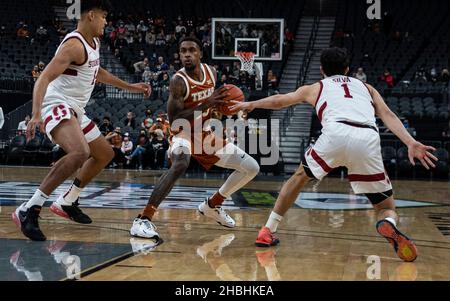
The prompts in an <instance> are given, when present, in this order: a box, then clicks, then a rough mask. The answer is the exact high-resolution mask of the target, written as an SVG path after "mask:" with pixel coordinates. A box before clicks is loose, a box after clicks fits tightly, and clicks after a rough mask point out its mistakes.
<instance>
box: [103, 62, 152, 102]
mask: <svg viewBox="0 0 450 301" xmlns="http://www.w3.org/2000/svg"><path fill="white" fill-rule="evenodd" d="M97 81H98V82H100V83H103V84H106V85H111V86H114V87H116V88H119V89H122V90H126V91H129V92H132V93H143V94H144V96H145V97H146V98H148V97H150V95H151V93H152V88H151V86H150V85H147V84H145V83H137V84H130V83H127V82H125V81H123V80H121V79H120V78H118V77H117V76H114V75H112V74H111V73H109V72H108V71H106V70H105V69H103V68H100V69H99V70H98V74H97Z"/></svg>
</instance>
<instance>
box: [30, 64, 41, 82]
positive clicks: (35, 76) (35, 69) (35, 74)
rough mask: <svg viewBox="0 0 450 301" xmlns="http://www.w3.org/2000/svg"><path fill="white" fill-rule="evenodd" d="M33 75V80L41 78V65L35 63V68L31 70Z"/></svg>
mask: <svg viewBox="0 0 450 301" xmlns="http://www.w3.org/2000/svg"><path fill="white" fill-rule="evenodd" d="M31 76H33V81H35V82H36V81H37V79H38V78H39V76H41V72H40V71H39V66H38V65H35V66H34V67H33V70H32V71H31Z"/></svg>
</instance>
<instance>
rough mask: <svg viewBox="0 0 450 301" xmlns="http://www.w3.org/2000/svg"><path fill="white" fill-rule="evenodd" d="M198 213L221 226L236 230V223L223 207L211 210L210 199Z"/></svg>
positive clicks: (199, 208) (201, 206)
mask: <svg viewBox="0 0 450 301" xmlns="http://www.w3.org/2000/svg"><path fill="white" fill-rule="evenodd" d="M198 211H199V212H200V213H201V214H203V215H204V216H206V217H209V218H212V219H213V220H215V221H216V222H217V223H218V224H219V225H221V226H224V227H226V228H234V227H235V226H236V222H235V221H234V219H232V218H231V216H229V215H228V214H227V213H226V212H225V210H223V208H222V207H215V208H211V207H209V205H208V199H206V201H204V202H203V203H201V204H200V206H198Z"/></svg>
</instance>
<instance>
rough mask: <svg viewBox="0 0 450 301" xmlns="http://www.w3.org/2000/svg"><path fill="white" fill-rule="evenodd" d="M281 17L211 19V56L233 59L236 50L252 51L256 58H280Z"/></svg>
mask: <svg viewBox="0 0 450 301" xmlns="http://www.w3.org/2000/svg"><path fill="white" fill-rule="evenodd" d="M283 43H284V19H232V18H231V19H230V18H227V19H224V18H213V19H212V47H213V48H212V56H213V59H215V60H237V58H236V56H235V53H236V52H253V53H255V54H256V60H257V61H281V60H282V59H283Z"/></svg>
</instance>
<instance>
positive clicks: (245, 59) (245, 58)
mask: <svg viewBox="0 0 450 301" xmlns="http://www.w3.org/2000/svg"><path fill="white" fill-rule="evenodd" d="M235 56H236V57H237V58H238V59H239V60H240V61H241V71H246V72H248V73H249V74H250V75H253V73H254V72H253V66H254V65H255V53H253V52H236V54H235Z"/></svg>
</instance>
